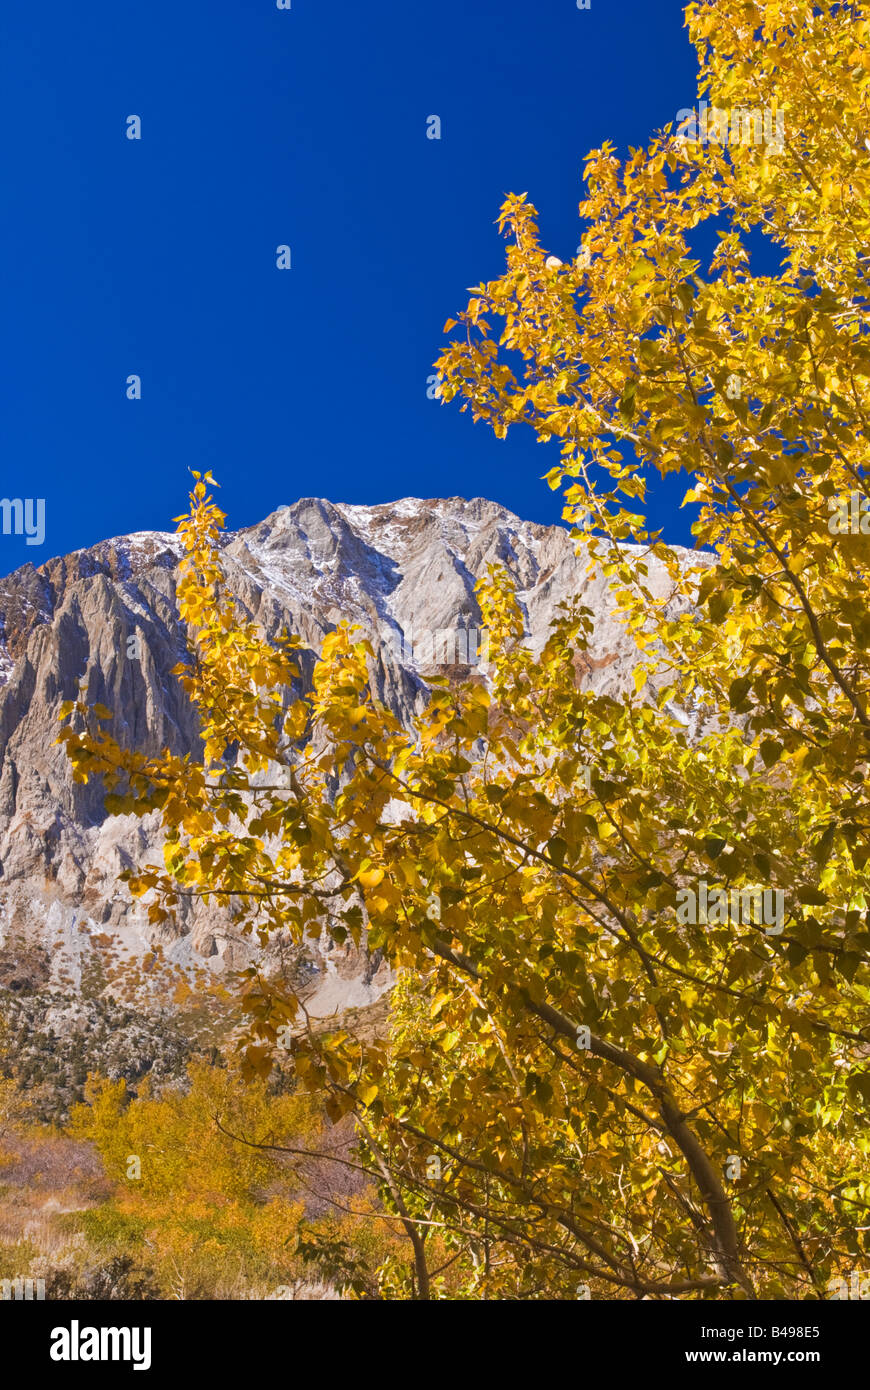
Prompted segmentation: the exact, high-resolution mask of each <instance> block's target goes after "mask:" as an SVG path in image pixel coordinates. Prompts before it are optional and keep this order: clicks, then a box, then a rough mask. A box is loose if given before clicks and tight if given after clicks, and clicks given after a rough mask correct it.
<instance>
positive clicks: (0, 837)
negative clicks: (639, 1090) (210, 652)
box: [0, 498, 667, 1012]
mask: <svg viewBox="0 0 870 1390" xmlns="http://www.w3.org/2000/svg"><path fill="white" fill-rule="evenodd" d="M180 553H181V548H180V544H179V541H178V538H177V536H175V535H173V534H159V533H142V534H137V535H132V536H122V537H119V538H117V539H115V540H112V541H105V542H102V543H101V544H99V545H96V546H94V547H92V548H91V549H88V550H83V551H77V552H76V553H75V554H73V555H68V556H65V557H63V558H60V559H56V560H51V561H49V562H48V563H47V564H45V565H43V566H41V567H40V568H38V569H35V568H34V567H33V566H32V565H26V566H24V567H23V568H22V569H20V570H18V571H16V572H15V573H14V574H12V575H9V576H8V577H6V578H5V579H0V951H2V950H3V949H4V948H5V949H7V950H9V949H14V950H15V951H18V950H19V949H21V950H25V949H26V950H41V951H42V952H43V953H44V958H45V959H46V960H47V961H48V962H50V971H51V978H52V979H53V980H56V981H59V982H62V983H63V984H64V985H65V986H66V987H69V986H70V985H71V986H72V987H75V986H76V985H78V984H80V983H81V979H82V972H83V970H87V968H88V961H89V959H90V958H91V957H92V955H93V952H94V951H95V950H96V949H98V947H99V946H100V945H104V944H105V942H107V941H108V942H111V944H112V947H113V949H114V950H115V951H116V952H117V953H119V955H120V957H121V958H128V957H129V958H131V959H132V958H136V957H138V958H141V957H142V956H143V955H144V954H146V953H147V952H149V951H150V950H151V949H152V948H153V946H154V945H155V941H157V942H158V943H159V944H160V945H161V946H162V948H163V951H164V952H165V955H166V957H167V959H169V960H170V961H173V962H175V964H176V965H177V966H179V967H188V966H189V967H191V968H192V967H193V966H196V965H199V964H202V963H203V962H206V963H207V964H208V966H209V967H210V968H211V969H214V970H216V971H218V972H220V971H224V970H227V969H232V968H233V967H235V966H237V965H239V964H241V963H242V961H243V960H244V959H245V955H246V949H247V948H246V947H245V946H244V944H243V943H240V942H239V941H238V940H237V939H235V938H234V936H233V934H232V932H231V931H229V930H228V928H227V924H226V922H225V921H222V920H221V919H220V918H218V917H216V916H215V915H214V913H213V912H211V911H210V910H208V909H199V910H197V911H193V912H191V913H190V914H189V915H188V916H187V917H183V918H182V919H181V922H180V929H179V933H178V934H170V935H166V934H165V933H164V934H163V936H162V938H161V937H160V936H159V934H158V936H157V937H156V938H155V932H154V930H153V929H151V928H149V927H148V925H147V923H146V920H145V914H144V911H143V909H142V907H141V906H140V905H139V904H134V903H133V902H131V900H130V899H129V896H128V895H127V894H126V892H125V890H124V887H123V885H122V884H120V883H119V881H118V876H119V874H120V872H121V871H122V870H123V869H124V868H127V867H130V866H132V865H134V864H138V863H142V862H144V861H147V860H151V859H154V858H156V857H157V852H158V851H159V847H160V837H159V832H158V827H157V825H156V821H155V818H154V817H151V818H146V819H144V820H138V819H136V818H135V817H132V816H122V817H117V818H107V817H106V816H105V813H104V810H103V806H102V793H101V790H100V788H99V787H98V786H88V787H82V786H80V785H76V784H74V783H73V781H72V779H71V776H70V769H69V765H68V763H67V761H66V757H65V754H64V752H63V750H62V749H61V748H59V747H58V746H57V745H56V743H55V739H56V736H57V728H58V724H57V720H58V710H59V707H60V705H61V703H62V702H63V701H64V700H68V699H72V698H74V697H75V696H76V693H77V691H78V688H79V685H80V683H81V682H82V681H85V682H86V683H87V687H88V692H89V695H90V697H91V698H92V699H93V700H99V701H101V702H102V703H103V704H105V705H107V706H108V707H109V708H110V709H112V710H113V711H114V722H113V732H114V734H115V736H116V737H117V738H118V739H119V740H120V741H122V742H123V743H124V744H125V745H127V746H130V747H137V748H141V749H145V750H149V751H154V752H156V751H157V750H159V749H160V748H163V747H168V748H170V749H172V750H173V751H175V752H179V753H182V752H188V751H194V750H195V749H196V747H197V724H196V718H195V715H194V712H193V711H192V709H191V707H190V705H189V704H188V702H187V700H186V697H185V694H184V692H183V690H182V689H181V687H180V685H179V683H178V680H177V678H176V677H174V676H173V675H172V674H171V672H172V668H173V667H174V666H175V665H176V663H177V662H178V661H180V660H182V659H183V658H184V656H185V652H186V646H185V634H184V630H183V626H182V625H181V624H180V622H179V619H178V611H177V605H176V597H175V584H176V575H177V565H178V559H179V556H180ZM223 555H224V564H225V571H226V577H227V582H228V584H229V586H230V588H231V589H232V591H233V593H234V594H235V595H236V597H237V599H238V601H239V603H240V605H241V607H242V609H243V610H244V611H245V612H246V613H247V614H248V615H249V616H250V617H252V618H254V619H256V621H257V622H258V623H260V624H261V625H262V626H263V628H264V629H265V630H266V631H267V632H269V633H270V634H272V633H277V632H278V631H280V630H281V629H282V628H284V627H289V628H290V629H291V630H292V631H294V632H296V633H298V634H299V636H300V637H301V638H302V640H303V642H304V644H305V647H306V648H307V652H306V655H305V657H304V659H303V663H302V666H303V679H305V678H307V677H308V676H310V671H311V669H312V666H313V662H314V659H315V658H314V653H315V652H316V651H317V650H318V649H319V647H320V643H321V641H322V638H323V636H324V635H325V634H326V633H327V632H329V631H330V630H331V629H332V628H333V627H334V626H335V624H336V623H337V622H338V621H340V620H341V619H345V618H346V619H350V620H352V621H354V622H357V623H358V624H359V625H360V626H361V627H362V628H364V629H365V630H366V632H367V633H368V635H369V636H370V637H371V640H372V641H373V644H374V646H375V649H376V651H377V653H378V658H377V672H376V683H377V693H378V695H379V696H380V697H381V698H382V699H383V700H385V701H386V702H387V703H389V704H390V706H391V707H392V708H393V709H395V710H396V711H397V713H399V714H400V716H403V717H407V716H408V715H409V714H410V713H411V711H412V710H413V709H414V708H415V707H417V706H418V705H419V704H420V702H422V701H423V700H424V699H425V698H426V687H425V682H424V679H423V675H424V674H425V671H426V670H427V669H430V668H431V666H432V665H433V664H437V665H442V664H447V665H457V666H460V667H461V666H464V665H468V664H472V663H473V662H474V660H475V646H476V641H475V638H474V636H473V635H472V636H471V637H469V629H470V630H471V633H472V634H473V633H474V631H475V630H476V629H478V628H479V625H480V614H479V611H478V608H477V603H476V600H475V597H474V586H475V583H476V581H477V579H478V578H479V577H480V576H481V575H482V574H483V573H484V572H485V570H486V567H487V565H488V564H490V563H491V562H499V563H501V564H503V565H504V566H506V568H507V569H508V571H509V572H510V574H511V576H512V577H513V579H514V581H515V583H516V584H517V586H518V590H519V598H520V601H521V603H522V606H523V609H524V612H525V616H526V622H527V629H528V636H529V641H530V644H531V645H532V647H533V648H539V647H540V646H541V645H542V643H543V642H544V640H545V638H546V635H547V630H548V626H549V622H550V620H551V617H552V615H553V614H554V612H555V609H556V606H557V604H558V603H559V602H560V601H561V600H563V599H566V598H568V597H570V596H575V595H576V596H578V597H579V598H580V599H581V601H582V602H584V603H585V604H586V605H587V606H588V607H589V608H590V609H591V610H592V611H593V614H594V624H595V625H594V638H593V641H592V646H591V649H590V651H589V653H588V655H587V656H586V657H585V658H584V662H583V666H582V668H581V670H580V676H581V678H582V679H584V680H585V681H587V682H589V683H590V684H591V685H592V686H594V687H595V688H596V689H599V690H602V691H608V692H614V693H616V692H618V691H619V690H620V689H621V688H622V687H623V685H624V683H625V682H626V679H627V677H628V675H629V673H630V670H631V666H632V665H633V662H634V660H635V656H636V653H635V649H634V646H633V643H632V642H631V640H630V639H629V638H628V637H627V636H626V634H625V633H624V631H623V630H622V628H621V627H620V626H619V625H618V624H617V623H616V622H615V621H614V618H613V604H612V600H611V599H610V596H609V594H608V589H607V583H606V581H605V580H604V579H603V578H602V576H601V575H600V574H599V575H593V576H591V577H590V576H589V575H588V574H587V572H586V571H587V558H586V556H585V555H582V554H581V555H579V556H578V555H577V554H576V553H575V545H574V542H573V541H572V540H571V538H570V536H569V534H568V532H567V531H566V530H565V529H564V528H563V527H559V526H550V527H547V526H539V525H535V524H532V523H530V522H524V521H521V520H520V519H519V518H518V517H516V516H514V515H513V514H512V513H510V512H508V511H506V510H505V509H504V508H503V507H500V506H498V505H496V504H495V503H493V502H488V501H486V500H484V499H482V498H474V499H472V500H471V501H465V500H463V499H461V498H449V499H433V500H426V501H423V500H420V499H417V498H405V499H404V500H402V501H399V502H396V503H393V504H389V505H383V506H374V507H353V506H345V505H340V504H333V503H331V502H327V501H324V500H322V499H318V498H304V499H302V500H301V501H299V502H296V503H295V504H294V505H292V506H284V507H279V508H278V510H277V511H275V512H273V513H272V515H271V516H268V517H266V519H265V520H264V521H262V522H261V523H260V524H259V525H256V526H252V527H250V528H248V529H247V530H244V531H239V532H235V533H230V534H228V535H227V537H226V541H225V544H224V551H223ZM648 563H649V567H650V573H649V577H648V581H647V582H649V583H650V584H651V586H652V587H653V589H657V590H658V592H659V593H664V592H666V588H667V580H666V576H665V575H664V572H663V571H662V570H661V569H660V568H657V566H656V563H655V562H653V561H648ZM439 634H440V636H439ZM451 641H453V642H454V646H453V647H452V649H451V648H450V643H451ZM40 959H41V957H40ZM13 973H14V972H13ZM384 984H385V976H384V975H383V973H382V972H381V974H380V975H379V974H378V972H377V971H373V970H372V966H371V963H364V964H361V963H360V962H359V961H358V960H354V959H350V958H348V957H346V956H345V955H344V954H343V953H342V952H340V951H337V950H335V949H332V948H330V947H329V946H328V944H327V943H324V951H323V953H322V955H321V958H320V959H318V960H315V962H314V966H313V969H312V979H311V989H312V991H313V993H314V994H315V995H318V994H319V995H320V996H321V997H322V1003H323V1009H322V1011H323V1012H331V1011H332V1009H333V1008H335V1007H341V1006H342V1002H345V1003H347V1004H352V1005H353V1006H359V1007H364V1006H365V1004H366V1003H367V1002H368V1001H370V1000H372V999H374V998H375V997H377V994H378V992H379V991H380V990H382V989H383V987H384Z"/></svg>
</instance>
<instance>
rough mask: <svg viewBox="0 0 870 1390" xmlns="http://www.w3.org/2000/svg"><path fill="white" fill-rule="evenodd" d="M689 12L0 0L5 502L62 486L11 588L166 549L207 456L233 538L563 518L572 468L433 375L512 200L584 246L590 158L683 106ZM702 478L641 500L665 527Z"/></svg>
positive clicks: (680, 528) (552, 4)
mask: <svg viewBox="0 0 870 1390" xmlns="http://www.w3.org/2000/svg"><path fill="white" fill-rule="evenodd" d="M682 8H683V7H682V3H681V0H592V9H591V10H589V11H579V10H578V9H577V8H576V3H575V0H439V3H438V4H437V5H436V4H425V3H418V4H415V3H411V0H366V3H361V0H292V10H290V11H289V12H286V11H279V10H278V9H277V8H276V6H275V0H209V3H204V0H199V3H192V0H147V3H140V4H125V3H123V0H87V3H80V4H70V3H69V0H5V3H4V4H3V7H2V11H0V123H2V130H3V141H2V154H0V168H2V197H3V203H4V208H5V211H4V216H3V218H2V224H0V274H2V325H3V326H2V336H3V342H4V347H5V352H4V353H3V367H2V372H0V390H2V406H0V429H2V441H0V448H2V455H0V457H2V476H0V496H10V497H14V496H22V497H44V498H45V499H46V510H47V535H46V541H45V544H44V545H43V546H41V547H39V548H37V547H35V546H26V545H25V544H24V541H23V539H19V538H16V537H9V536H0V573H6V572H8V571H9V570H11V569H14V568H16V567H17V566H18V565H20V564H23V563H24V562H25V561H31V562H32V563H35V564H39V563H41V562H42V561H43V560H45V559H47V558H48V557H49V556H50V555H57V554H62V553H64V552H66V551H68V550H72V549H75V548H77V547H80V546H85V545H89V544H92V543H93V542H95V541H97V540H100V539H102V538H104V537H108V536H112V535H117V534H119V533H121V532H126V531H134V530H144V529H167V530H171V529H172V525H173V523H172V518H173V517H174V516H175V515H177V514H178V513H179V512H181V511H183V510H184V507H185V497H186V493H187V488H188V484H189V481H190V479H189V475H188V473H187V468H188V467H194V468H200V469H207V468H211V469H212V470H213V471H214V473H215V475H216V476H217V478H218V479H219V481H220V482H221V484H222V491H221V494H220V497H221V502H222V505H223V507H224V509H225V510H226V511H227V512H228V514H229V521H228V524H229V525H230V526H231V527H233V528H236V527H239V526H243V525H247V524H249V523H251V522H254V521H256V520H258V519H259V518H260V517H262V516H264V515H265V514H266V513H268V512H270V511H272V510H273V509H274V508H275V507H277V506H279V505H280V504H281V503H285V502H292V501H294V500H295V499H296V498H297V497H300V496H311V495H317V496H326V497H329V498H331V499H332V500H333V501H344V502H356V503H374V502H383V501H390V500H392V499H394V498H396V497H402V496H407V495H409V494H410V495H415V496H421V497H432V496H453V495H460V496H466V497H471V496H478V495H482V496H487V497H491V498H494V499H495V500H497V501H499V502H502V503H504V504H505V505H507V506H509V507H511V508H512V509H513V510H514V511H516V512H518V513H520V514H521V515H522V516H524V517H527V518H530V519H533V520H538V521H546V522H550V521H556V520H558V519H559V516H560V512H561V502H560V499H559V496H558V494H553V493H551V492H550V490H549V489H548V487H547V485H546V483H544V482H542V481H541V475H542V474H543V473H544V472H545V471H546V469H547V468H549V467H550V466H552V463H553V462H554V461H555V459H556V454H555V453H554V452H553V451H551V450H550V449H549V448H547V447H545V446H541V445H538V444H537V443H536V442H535V439H534V436H533V435H532V434H531V432H530V431H519V432H518V431H516V430H512V431H511V433H510V435H509V438H508V440H507V441H505V442H499V441H497V440H495V439H494V438H493V436H492V434H491V432H490V431H489V430H488V428H487V427H485V426H483V425H474V424H473V423H472V421H471V418H470V416H468V415H462V414H460V412H459V410H458V407H457V406H456V405H453V406H449V407H447V406H441V405H440V404H439V403H438V402H437V401H430V400H427V398H426V378H427V376H428V375H429V374H430V373H431V372H432V366H431V364H432V362H433V359H434V358H435V357H436V356H437V355H438V352H439V351H440V348H441V344H442V342H443V341H444V340H443V337H442V327H443V324H444V321H445V319H447V318H448V317H449V316H452V315H453V314H454V313H455V311H456V310H457V309H460V308H462V307H464V305H465V302H466V300H467V297H468V296H467V295H466V293H465V290H466V287H468V286H470V285H473V284H476V283H477V282H479V281H480V280H481V279H483V278H488V277H491V276H493V275H496V274H498V273H499V272H500V271H501V269H502V267H503V264H504V249H503V248H504V243H503V241H502V239H501V238H500V237H499V235H498V232H497V229H496V227H495V226H494V220H495V218H496V216H497V213H498V208H499V205H500V203H501V201H502V199H503V196H504V194H505V193H506V192H508V191H514V192H523V191H527V192H528V194H529V196H530V198H531V199H532V201H533V202H534V203H535V204H536V205H537V206H538V208H539V210H540V212H541V221H542V231H543V236H544V240H545V243H546V244H547V245H548V247H549V248H550V249H551V250H552V251H553V252H554V253H555V254H557V255H560V256H562V257H563V258H567V257H569V256H571V255H572V254H573V253H574V250H575V248H576V245H577V242H578V240H579V230H580V223H579V220H578V217H577V203H578V201H579V199H580V197H581V196H582V183H581V170H582V165H583V159H584V156H585V154H586V152H587V151H588V150H589V149H591V148H593V147H595V146H597V145H599V144H601V143H602V142H603V141H604V140H605V139H608V138H609V139H612V140H613V141H615V142H616V144H617V145H618V147H619V148H620V150H621V151H625V150H626V148H627V147H628V145H641V144H643V143H644V142H645V140H646V139H647V138H648V136H649V135H650V134H651V132H652V131H653V130H654V129H655V128H657V127H660V126H662V125H664V124H666V123H667V122H668V121H671V120H673V119H674V116H675V114H676V112H677V110H678V109H679V108H680V107H683V106H691V105H692V104H693V101H694V97H695V90H696V88H695V55H694V52H693V50H692V49H691V48H690V46H689V43H688V40H687V36H686V31H685V29H684V28H683V14H682ZM131 114H136V115H139V116H140V117H141V119H142V139H141V141H138V142H137V141H131V140H128V139H127V138H126V118H127V116H128V115H131ZM432 114H437V115H439V116H440V117H441V120H442V139H441V140H440V141H434V140H428V139H427V138H426V118H427V116H429V115H432ZM280 243H287V244H289V245H290V246H291V248H292V259H293V268H292V270H290V271H289V272H281V271H279V270H277V269H276V265H275V259H276V247H277V246H278V245H279V244H280ZM130 373H137V374H139V375H140V376H141V378H142V391H143V396H142V400H141V401H136V402H132V401H128V400H127V398H126V394H125V393H126V379H127V376H128V375H129V374H130ZM684 486H685V484H684V480H681V481H680V483H678V484H676V485H675V486H674V487H672V488H671V489H669V492H668V494H661V493H660V495H659V497H658V499H657V500H655V499H654V500H653V505H652V507H651V515H652V516H653V517H654V518H655V519H656V520H657V521H658V522H659V524H661V523H662V522H664V524H665V525H666V530H667V533H668V535H669V536H670V537H671V538H673V539H683V540H685V539H686V530H685V522H684V520H683V519H678V518H677V517H676V516H675V515H674V513H673V499H674V497H679V496H680V495H681V494H682V491H683V490H684ZM683 517H685V513H684V514H683Z"/></svg>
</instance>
